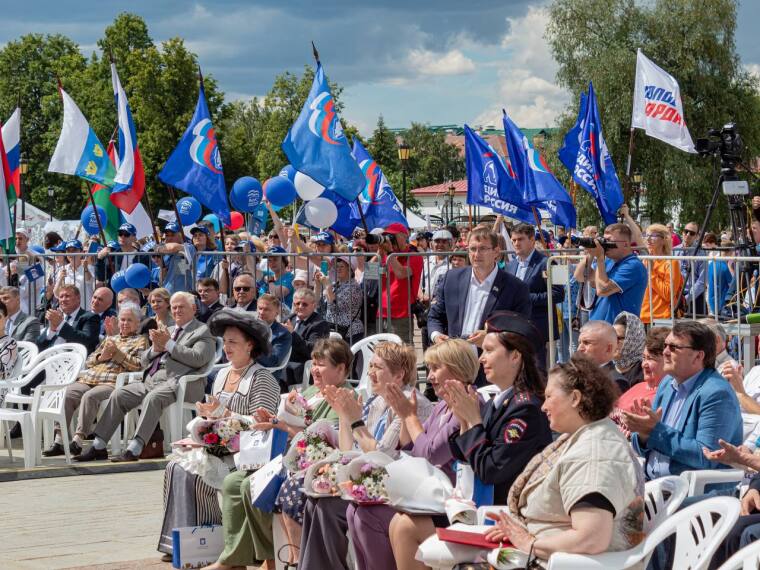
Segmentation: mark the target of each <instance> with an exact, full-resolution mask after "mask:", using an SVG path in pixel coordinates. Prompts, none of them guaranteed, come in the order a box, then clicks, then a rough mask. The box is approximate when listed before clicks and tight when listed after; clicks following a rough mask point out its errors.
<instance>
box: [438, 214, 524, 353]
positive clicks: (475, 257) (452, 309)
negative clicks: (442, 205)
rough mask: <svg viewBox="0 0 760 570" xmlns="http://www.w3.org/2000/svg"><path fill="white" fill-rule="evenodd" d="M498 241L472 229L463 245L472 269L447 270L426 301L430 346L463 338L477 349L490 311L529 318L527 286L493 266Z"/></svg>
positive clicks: (478, 230)
mask: <svg viewBox="0 0 760 570" xmlns="http://www.w3.org/2000/svg"><path fill="white" fill-rule="evenodd" d="M498 244H499V242H498V238H497V237H496V234H495V233H493V232H491V231H490V230H488V229H486V228H476V229H474V230H473V231H472V232H471V233H470V236H469V239H468V242H467V249H468V255H469V259H470V264H471V265H472V267H460V268H458V269H449V270H448V271H447V272H446V274H445V275H444V276H443V277H441V279H440V280H439V282H438V286H437V287H436V292H435V295H434V296H433V299H432V300H431V301H430V312H429V313H428V331H429V332H430V340H431V342H433V343H438V342H442V341H444V340H446V339H448V338H463V339H465V340H467V341H469V342H471V343H473V344H474V345H476V346H478V347H480V345H481V344H482V343H483V339H484V338H485V329H484V323H485V321H486V319H487V318H488V316H489V315H490V314H491V313H493V312H494V311H514V312H516V313H520V314H522V315H525V316H526V317H528V318H530V314H531V302H530V295H529V293H528V286H527V285H525V284H524V283H523V282H522V281H520V280H519V279H517V278H516V277H514V276H513V275H510V274H509V273H507V272H506V271H502V270H500V269H499V268H498V267H497V266H496V258H497V257H498V255H499V250H498Z"/></svg>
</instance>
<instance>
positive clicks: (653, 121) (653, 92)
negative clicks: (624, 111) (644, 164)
mask: <svg viewBox="0 0 760 570" xmlns="http://www.w3.org/2000/svg"><path fill="white" fill-rule="evenodd" d="M631 127H632V128H638V129H644V130H645V131H646V133H647V134H648V135H649V136H650V137H654V138H656V139H660V140H661V141H663V142H666V143H668V144H670V145H673V146H674V147H676V148H679V149H681V150H683V151H686V152H696V151H695V150H694V142H693V141H692V140H691V135H690V134H689V129H688V128H686V122H685V120H684V118H683V104H682V103H681V92H680V90H679V88H678V82H677V81H676V80H675V79H674V78H673V77H672V76H671V75H669V74H668V73H667V72H665V71H664V70H663V69H662V68H660V67H658V66H657V65H655V64H654V63H653V62H652V61H651V60H649V59H647V57H646V56H645V55H644V54H643V53H642V51H641V49H639V51H638V53H637V55H636V85H635V87H634V91H633V115H632V117H631Z"/></svg>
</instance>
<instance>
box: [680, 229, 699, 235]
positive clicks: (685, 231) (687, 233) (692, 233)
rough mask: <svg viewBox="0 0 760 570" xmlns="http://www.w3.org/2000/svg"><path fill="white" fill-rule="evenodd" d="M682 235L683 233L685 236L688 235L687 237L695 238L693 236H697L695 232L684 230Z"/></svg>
mask: <svg viewBox="0 0 760 570" xmlns="http://www.w3.org/2000/svg"><path fill="white" fill-rule="evenodd" d="M683 233H685V234H686V235H689V236H695V235H697V232H695V231H693V230H684V231H683Z"/></svg>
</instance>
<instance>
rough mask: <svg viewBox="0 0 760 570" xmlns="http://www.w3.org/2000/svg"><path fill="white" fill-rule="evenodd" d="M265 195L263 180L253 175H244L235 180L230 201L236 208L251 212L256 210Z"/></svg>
mask: <svg viewBox="0 0 760 570" xmlns="http://www.w3.org/2000/svg"><path fill="white" fill-rule="evenodd" d="M263 196H264V190H263V188H262V187H261V182H259V181H258V180H256V179H255V178H253V177H252V176H243V177H242V178H238V179H237V180H235V184H233V185H232V191H231V192H230V202H231V203H232V207H233V208H235V209H236V210H239V211H241V212H246V213H248V214H250V213H251V212H253V211H254V210H256V206H258V205H259V204H260V203H261V198H262V197H263Z"/></svg>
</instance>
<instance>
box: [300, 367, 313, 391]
mask: <svg viewBox="0 0 760 570" xmlns="http://www.w3.org/2000/svg"><path fill="white" fill-rule="evenodd" d="M311 365H312V362H311V360H307V361H306V362H304V363H303V378H302V380H301V390H306V388H308V387H309V381H310V380H311Z"/></svg>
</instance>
